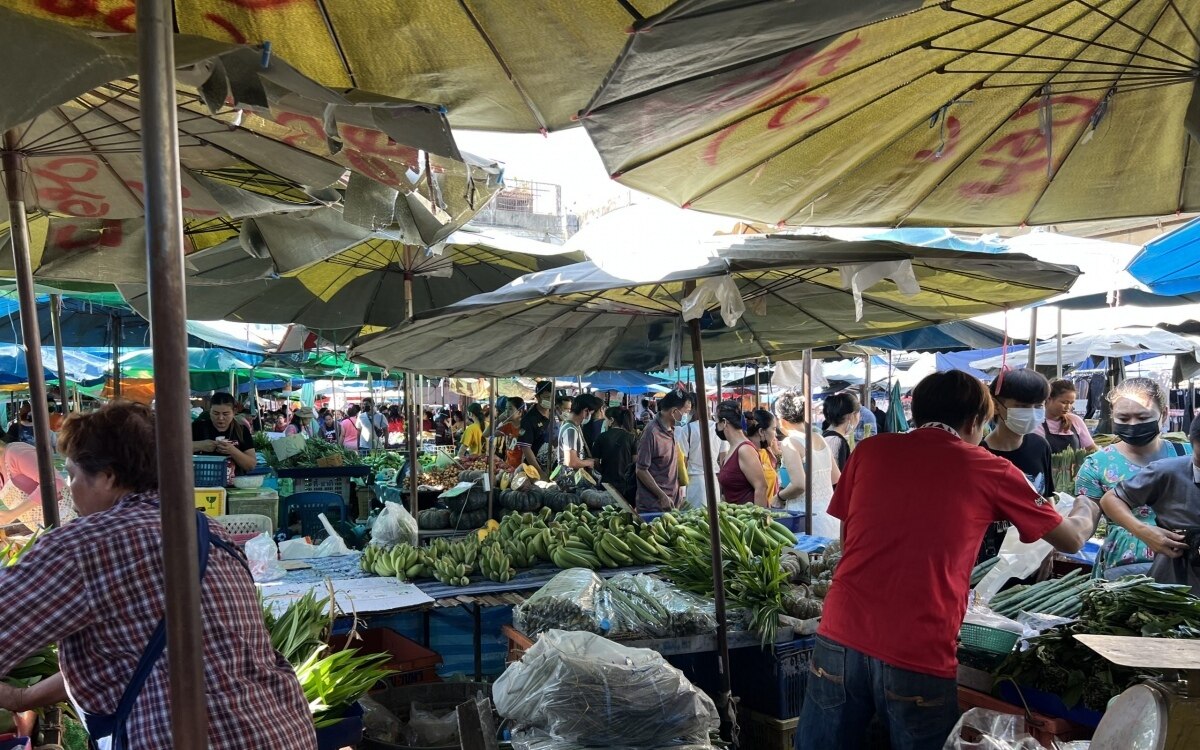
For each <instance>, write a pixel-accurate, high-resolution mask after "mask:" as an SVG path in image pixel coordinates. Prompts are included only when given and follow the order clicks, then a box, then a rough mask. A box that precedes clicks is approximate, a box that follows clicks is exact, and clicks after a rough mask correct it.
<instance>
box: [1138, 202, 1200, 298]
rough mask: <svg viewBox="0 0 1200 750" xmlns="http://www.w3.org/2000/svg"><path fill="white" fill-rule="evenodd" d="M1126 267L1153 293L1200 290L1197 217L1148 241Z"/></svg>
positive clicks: (1173, 293) (1199, 223)
mask: <svg viewBox="0 0 1200 750" xmlns="http://www.w3.org/2000/svg"><path fill="white" fill-rule="evenodd" d="M1125 270H1127V271H1129V273H1130V274H1131V275H1132V276H1133V277H1134V278H1135V279H1137V280H1138V281H1140V282H1142V283H1143V284H1145V285H1146V286H1147V287H1149V289H1150V291H1152V292H1154V293H1156V294H1161V295H1179V294H1191V293H1193V292H1200V219H1194V220H1192V221H1189V222H1188V223H1187V224H1184V225H1183V226H1182V227H1180V228H1179V229H1176V230H1175V231H1174V232H1170V233H1168V234H1164V235H1163V236H1162V237H1159V238H1158V239H1155V240H1151V241H1150V242H1147V243H1146V244H1145V246H1143V247H1142V251H1141V252H1140V253H1138V254H1137V255H1136V256H1134V259H1133V260H1132V261H1130V263H1129V266H1128V267H1127V268H1126V269H1125Z"/></svg>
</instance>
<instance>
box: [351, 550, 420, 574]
mask: <svg viewBox="0 0 1200 750" xmlns="http://www.w3.org/2000/svg"><path fill="white" fill-rule="evenodd" d="M359 567H361V568H362V569H363V570H364V571H366V572H368V573H373V574H375V575H377V576H381V577H383V578H391V577H392V576H395V577H397V578H399V579H400V580H402V581H411V580H413V579H414V578H422V577H424V576H425V566H424V565H422V564H421V560H420V553H419V552H418V551H417V549H416V547H413V546H412V545H411V544H397V545H395V546H393V547H388V548H384V547H380V546H379V545H377V544H370V545H367V548H366V549H365V550H363V555H362V558H361V559H360V560H359Z"/></svg>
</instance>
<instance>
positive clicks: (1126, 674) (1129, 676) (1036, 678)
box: [997, 576, 1200, 711]
mask: <svg viewBox="0 0 1200 750" xmlns="http://www.w3.org/2000/svg"><path fill="white" fill-rule="evenodd" d="M1081 598H1082V608H1081V610H1080V613H1079V619H1078V620H1076V621H1075V622H1072V623H1068V624H1066V625H1060V626H1058V627H1056V628H1053V629H1051V630H1049V631H1047V632H1045V633H1044V634H1042V635H1041V636H1038V637H1037V638H1034V639H1032V640H1031V641H1030V647H1029V648H1028V649H1026V650H1025V651H1021V652H1019V653H1014V654H1013V655H1012V656H1010V657H1009V658H1008V659H1007V660H1006V661H1005V662H1004V664H1003V665H1001V667H1000V669H999V672H998V675H997V679H999V680H1004V679H1012V680H1014V681H1015V682H1016V683H1017V684H1019V685H1029V686H1031V687H1034V688H1036V689H1038V690H1044V691H1046V692H1049V693H1054V694H1056V695H1059V696H1061V697H1062V699H1063V702H1064V703H1065V704H1066V705H1067V706H1076V705H1079V704H1080V703H1081V702H1082V704H1083V705H1084V706H1086V707H1087V708H1090V709H1093V710H1097V711H1100V710H1103V709H1104V708H1105V706H1106V705H1107V704H1108V701H1109V700H1111V699H1112V698H1113V696H1116V695H1118V694H1120V693H1121V692H1122V691H1123V690H1125V689H1126V688H1128V687H1130V686H1131V685H1134V684H1136V683H1137V682H1139V681H1140V678H1141V677H1142V676H1144V674H1145V670H1141V669H1136V670H1135V669H1126V668H1123V667H1118V666H1115V665H1113V664H1112V663H1110V662H1109V661H1107V660H1106V659H1104V658H1103V657H1101V656H1100V655H1099V654H1097V653H1096V652H1095V651H1092V650H1091V649H1090V648H1088V647H1087V646H1084V645H1083V644H1082V643H1080V642H1079V641H1077V640H1075V638H1074V636H1075V635H1076V634H1084V633H1090V634H1094V635H1120V636H1142V637H1146V638H1197V637H1200V598H1198V597H1195V596H1193V595H1192V594H1191V590H1190V588H1189V587H1187V586H1172V585H1166V584H1160V583H1156V582H1155V581H1154V579H1153V578H1150V577H1148V576H1130V577H1127V578H1122V579H1119V580H1117V581H1112V582H1109V583H1100V584H1096V585H1095V586H1094V587H1092V588H1089V589H1087V590H1085V591H1084V592H1083V594H1082V596H1081Z"/></svg>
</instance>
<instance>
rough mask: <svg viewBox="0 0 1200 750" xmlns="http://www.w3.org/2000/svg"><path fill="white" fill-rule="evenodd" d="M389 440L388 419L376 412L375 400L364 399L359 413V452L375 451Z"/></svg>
mask: <svg viewBox="0 0 1200 750" xmlns="http://www.w3.org/2000/svg"><path fill="white" fill-rule="evenodd" d="M386 440H387V417H385V416H383V413H382V412H380V411H378V410H376V408H375V399H373V398H364V399H363V401H362V411H360V412H359V413H358V450H360V451H375V450H379V449H381V448H383V447H384V445H385V441H386Z"/></svg>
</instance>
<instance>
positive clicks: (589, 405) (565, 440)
mask: <svg viewBox="0 0 1200 750" xmlns="http://www.w3.org/2000/svg"><path fill="white" fill-rule="evenodd" d="M599 410H600V399H598V398H596V397H595V396H593V395H591V394H588V393H584V394H581V395H579V396H577V397H575V398H574V399H573V400H572V401H571V412H570V413H571V416H570V417H569V418H568V419H566V420H565V421H564V422H563V423H562V425H561V426H560V427H559V428H558V461H559V463H560V464H562V466H563V468H564V469H571V470H576V469H588V470H590V471H595V470H597V469H599V468H600V463H601V462H599V461H597V460H596V459H595V458H593V457H592V453H591V450H590V449H589V448H588V442H587V439H586V438H585V437H584V434H583V430H584V427H586V426H587V425H589V424H591V421H592V417H593V416H594V415H595V414H596V412H597V411H599Z"/></svg>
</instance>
